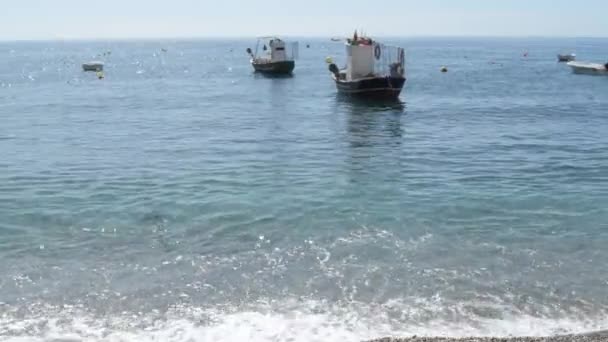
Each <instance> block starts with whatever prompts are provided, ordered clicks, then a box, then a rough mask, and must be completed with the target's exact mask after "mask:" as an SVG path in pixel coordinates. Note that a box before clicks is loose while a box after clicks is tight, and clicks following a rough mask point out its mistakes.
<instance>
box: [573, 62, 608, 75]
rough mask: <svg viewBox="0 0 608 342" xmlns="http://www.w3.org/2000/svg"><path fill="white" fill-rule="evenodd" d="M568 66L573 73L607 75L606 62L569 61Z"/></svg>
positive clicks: (607, 65)
mask: <svg viewBox="0 0 608 342" xmlns="http://www.w3.org/2000/svg"><path fill="white" fill-rule="evenodd" d="M568 66H569V67H570V68H572V72H574V73H575V74H585V75H608V63H606V64H599V63H587V62H569V63H568Z"/></svg>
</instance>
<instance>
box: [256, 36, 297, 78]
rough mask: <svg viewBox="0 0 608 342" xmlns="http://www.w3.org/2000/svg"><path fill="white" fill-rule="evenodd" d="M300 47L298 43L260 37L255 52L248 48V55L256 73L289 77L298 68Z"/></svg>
mask: <svg viewBox="0 0 608 342" xmlns="http://www.w3.org/2000/svg"><path fill="white" fill-rule="evenodd" d="M260 45H261V48H260ZM298 47H299V46H298V42H292V43H287V42H285V41H284V40H282V39H280V38H278V37H260V38H258V42H257V44H256V47H255V51H252V50H251V49H250V48H248V49H247V53H248V54H249V56H250V57H251V65H252V66H253V69H254V70H255V71H256V72H260V73H264V74H271V75H289V74H291V73H292V72H293V70H294V69H295V67H296V63H295V60H296V59H297V57H298ZM260 49H261V50H262V51H261V52H260Z"/></svg>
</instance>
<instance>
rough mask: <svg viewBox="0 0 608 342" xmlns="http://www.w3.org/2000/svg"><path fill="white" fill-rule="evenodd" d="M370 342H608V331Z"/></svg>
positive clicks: (396, 339)
mask: <svg viewBox="0 0 608 342" xmlns="http://www.w3.org/2000/svg"><path fill="white" fill-rule="evenodd" d="M368 342H608V330H604V331H598V332H592V333H586V334H573V335H561V336H552V337H465V338H450V337H416V336H413V337H405V338H391V337H388V338H381V339H377V340H371V341H368Z"/></svg>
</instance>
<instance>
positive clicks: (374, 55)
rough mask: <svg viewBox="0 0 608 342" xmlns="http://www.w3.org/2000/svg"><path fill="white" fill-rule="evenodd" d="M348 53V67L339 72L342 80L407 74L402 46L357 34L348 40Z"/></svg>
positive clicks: (348, 80) (399, 76)
mask: <svg viewBox="0 0 608 342" xmlns="http://www.w3.org/2000/svg"><path fill="white" fill-rule="evenodd" d="M346 55H347V61H346V67H345V68H344V69H342V70H340V73H339V79H340V80H342V81H347V82H350V81H356V80H359V79H365V78H371V77H383V76H386V77H397V78H401V77H404V75H405V50H404V49H402V48H399V47H395V46H388V45H384V44H381V43H379V42H375V41H373V40H371V39H369V38H364V37H357V36H356V35H355V36H354V38H353V39H348V40H347V43H346Z"/></svg>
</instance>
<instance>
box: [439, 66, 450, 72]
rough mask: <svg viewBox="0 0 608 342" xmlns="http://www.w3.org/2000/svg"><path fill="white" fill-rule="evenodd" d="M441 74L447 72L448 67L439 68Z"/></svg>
mask: <svg viewBox="0 0 608 342" xmlns="http://www.w3.org/2000/svg"><path fill="white" fill-rule="evenodd" d="M439 70H441V72H448V67H446V66H445V65H444V66H442V67H441V69H439Z"/></svg>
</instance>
